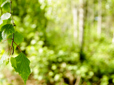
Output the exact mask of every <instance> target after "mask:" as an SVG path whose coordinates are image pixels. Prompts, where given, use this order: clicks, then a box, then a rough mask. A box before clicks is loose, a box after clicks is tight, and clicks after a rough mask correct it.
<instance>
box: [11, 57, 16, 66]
mask: <svg viewBox="0 0 114 85" xmlns="http://www.w3.org/2000/svg"><path fill="white" fill-rule="evenodd" d="M11 64H12V67H15V68H17V64H16V59H15V58H13V57H11Z"/></svg>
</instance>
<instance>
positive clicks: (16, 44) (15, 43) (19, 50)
mask: <svg viewBox="0 0 114 85" xmlns="http://www.w3.org/2000/svg"><path fill="white" fill-rule="evenodd" d="M14 43H15V42H14ZM15 45H16V46H17V47H18V49H19V51H20V52H22V51H21V49H20V47H19V46H18V45H17V44H16V43H15Z"/></svg>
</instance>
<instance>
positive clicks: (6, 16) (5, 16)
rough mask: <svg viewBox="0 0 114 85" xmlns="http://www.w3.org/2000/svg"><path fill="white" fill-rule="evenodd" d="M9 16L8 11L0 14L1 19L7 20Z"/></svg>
mask: <svg viewBox="0 0 114 85" xmlns="http://www.w3.org/2000/svg"><path fill="white" fill-rule="evenodd" d="M10 17H11V14H10V13H4V14H3V15H2V16H1V20H7V19H9V18H10Z"/></svg>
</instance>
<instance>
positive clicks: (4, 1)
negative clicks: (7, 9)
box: [1, 0, 10, 7]
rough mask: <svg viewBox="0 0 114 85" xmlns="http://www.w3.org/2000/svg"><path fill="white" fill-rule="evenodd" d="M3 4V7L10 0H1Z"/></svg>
mask: <svg viewBox="0 0 114 85" xmlns="http://www.w3.org/2000/svg"><path fill="white" fill-rule="evenodd" d="M1 2H2V4H1V7H3V6H4V5H5V4H6V3H8V2H10V1H9V0H1Z"/></svg>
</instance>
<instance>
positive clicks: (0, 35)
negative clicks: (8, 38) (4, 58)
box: [0, 31, 2, 41]
mask: <svg viewBox="0 0 114 85" xmlns="http://www.w3.org/2000/svg"><path fill="white" fill-rule="evenodd" d="M1 40H2V32H1V31H0V41H1Z"/></svg>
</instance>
